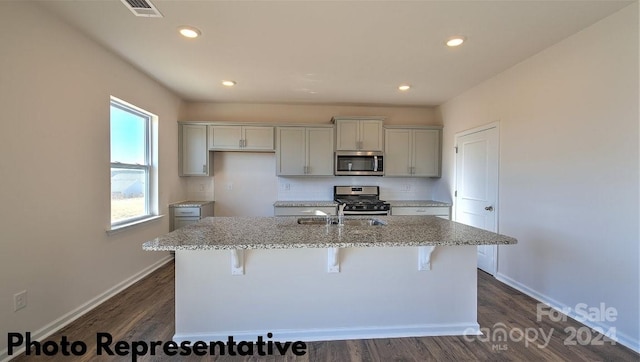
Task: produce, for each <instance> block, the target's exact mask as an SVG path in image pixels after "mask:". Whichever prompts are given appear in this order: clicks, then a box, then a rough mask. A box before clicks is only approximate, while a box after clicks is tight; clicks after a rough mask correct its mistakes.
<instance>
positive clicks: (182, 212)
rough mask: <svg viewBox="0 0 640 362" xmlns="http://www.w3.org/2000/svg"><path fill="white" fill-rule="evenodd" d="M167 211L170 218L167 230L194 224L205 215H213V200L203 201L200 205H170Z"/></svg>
mask: <svg viewBox="0 0 640 362" xmlns="http://www.w3.org/2000/svg"><path fill="white" fill-rule="evenodd" d="M169 212H170V215H171V219H170V222H169V231H173V230H176V229H180V228H181V227H183V226H185V225H189V224H194V223H197V222H198V221H200V219H202V218H205V217H210V216H213V202H208V203H203V204H201V205H199V206H198V205H193V206H192V205H189V206H180V204H178V205H176V206H170V207H169Z"/></svg>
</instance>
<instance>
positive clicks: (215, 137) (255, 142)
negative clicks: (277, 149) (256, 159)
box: [209, 125, 274, 152]
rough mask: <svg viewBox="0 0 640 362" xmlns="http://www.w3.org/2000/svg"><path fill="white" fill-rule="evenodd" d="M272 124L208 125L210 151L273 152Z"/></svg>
mask: <svg viewBox="0 0 640 362" xmlns="http://www.w3.org/2000/svg"><path fill="white" fill-rule="evenodd" d="M273 139H274V137H273V127H272V126H242V125H210V126H209V149H210V150H212V151H257V152H273V150H274V148H273V146H274V142H273Z"/></svg>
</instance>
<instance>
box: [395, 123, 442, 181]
mask: <svg viewBox="0 0 640 362" xmlns="http://www.w3.org/2000/svg"><path fill="white" fill-rule="evenodd" d="M441 133H442V130H441V128H440V127H435V128H434V127H429V128H393V127H387V128H386V129H385V152H384V154H385V170H384V175H385V176H410V177H440V171H441V166H440V165H441V152H440V147H441V145H440V139H441V137H442V136H441Z"/></svg>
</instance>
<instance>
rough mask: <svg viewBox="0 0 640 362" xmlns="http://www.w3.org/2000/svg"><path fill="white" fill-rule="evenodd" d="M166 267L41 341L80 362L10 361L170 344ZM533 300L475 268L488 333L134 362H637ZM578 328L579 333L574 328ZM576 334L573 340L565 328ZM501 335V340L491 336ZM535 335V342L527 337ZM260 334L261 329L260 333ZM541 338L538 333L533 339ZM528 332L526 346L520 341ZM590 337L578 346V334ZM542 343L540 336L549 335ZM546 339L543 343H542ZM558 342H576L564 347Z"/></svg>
mask: <svg viewBox="0 0 640 362" xmlns="http://www.w3.org/2000/svg"><path fill="white" fill-rule="evenodd" d="M173 276H174V263H173V262H171V263H168V264H167V265H165V266H163V267H162V268H160V269H159V270H157V271H155V272H154V273H153V274H151V275H149V276H148V277H146V278H145V279H143V280H141V281H140V282H138V283H136V284H135V285H133V286H131V287H130V288H128V289H126V290H125V291H123V292H121V293H120V294H118V295H116V296H115V297H113V298H111V299H110V300H108V301H107V302H105V303H103V304H102V305H100V306H99V307H98V308H96V309H94V310H92V311H91V312H89V313H87V314H86V315H84V316H83V317H81V318H79V319H78V320H76V321H75V322H73V323H71V324H70V325H68V326H67V327H65V328H64V329H62V330H60V331H59V332H57V333H56V334H54V335H52V336H51V337H50V338H49V339H48V340H52V341H60V340H61V338H62V336H66V337H67V338H68V340H69V341H84V342H85V343H86V345H87V347H88V349H87V352H86V353H85V354H84V356H82V357H74V356H72V357H64V356H62V355H57V356H53V357H47V356H41V357H34V356H33V355H32V356H25V355H24V354H23V355H21V356H18V357H17V358H15V359H14V361H16V362H17V361H39V360H42V361H45V360H46V361H57V360H73V361H131V360H132V356H131V355H128V356H113V357H109V356H104V355H103V356H96V343H95V340H96V335H97V333H99V332H107V333H110V334H111V335H112V336H113V339H114V341H117V340H123V341H128V342H132V341H147V342H150V341H170V340H171V338H172V336H173V331H174V296H173V291H174V278H173ZM536 305H537V301H535V300H534V299H532V298H530V297H528V296H526V295H524V294H522V293H520V292H518V291H516V290H514V289H512V288H510V287H508V286H506V285H504V284H503V283H500V282H498V281H497V280H496V279H494V278H493V277H491V276H490V275H488V274H486V273H483V272H481V271H478V322H479V323H480V327H481V328H482V330H483V331H488V332H489V333H488V336H467V337H465V336H453V337H421V338H392V339H367V340H349V341H331V342H312V343H308V344H307V353H306V354H305V355H304V356H301V357H298V356H295V355H293V354H291V353H289V354H286V355H285V356H268V357H260V356H257V355H255V356H253V357H237V356H236V357H232V356H228V355H226V356H214V357H212V356H206V357H196V356H191V357H188V358H187V357H179V356H176V357H170V356H166V355H164V354H163V353H162V352H160V354H159V355H156V356H149V355H147V356H143V357H140V358H138V360H139V361H164V360H181V361H183V360H185V361H186V360H188V361H212V360H215V361H226V360H245V361H257V360H259V361H275V360H279V361H282V360H295V361H383V362H386V361H478V360H480V361H502V360H504V361H640V355H638V354H636V353H635V352H633V351H632V350H630V349H628V348H626V347H624V346H621V345H612V342H611V341H610V340H607V339H600V337H601V336H600V335H597V334H595V332H593V331H591V330H590V329H589V330H588V331H587V330H585V329H584V328H586V327H584V326H583V325H582V324H580V323H578V322H576V321H574V320H572V319H570V318H568V319H567V321H565V322H553V321H551V320H550V319H549V318H547V317H544V318H542V320H541V321H537V320H536V319H537V317H536V311H537V308H536ZM580 328H583V329H582V330H580ZM578 330H580V333H581V334H580V338H577V337H576V336H575V334H574V335H572V333H571V331H578ZM499 332H506V333H507V338H506V339H499V336H498V334H499ZM534 332H535V333H537V339H536V338H534V337H535V336H536V334H535V333H534ZM265 333H266V331H265ZM541 333H544V336H545V337H543V335H542V334H541ZM526 335H528V341H527V339H526V338H525V337H524V336H526ZM588 335H591V336H592V337H593V338H591V339H589V340H588V341H587V342H588V343H586V344H587V345H580V344H581V343H579V342H583V343H582V344H585V341H586V340H585V336H588ZM549 336H550V338H548V339H546V337H549ZM547 341H548V343H547ZM565 342H569V343H571V342H576V345H567V344H565Z"/></svg>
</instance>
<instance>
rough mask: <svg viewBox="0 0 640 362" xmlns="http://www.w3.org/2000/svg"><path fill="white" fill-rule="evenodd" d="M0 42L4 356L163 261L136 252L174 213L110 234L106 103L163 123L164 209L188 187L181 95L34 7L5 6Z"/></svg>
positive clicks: (0, 344)
mask: <svg viewBox="0 0 640 362" xmlns="http://www.w3.org/2000/svg"><path fill="white" fill-rule="evenodd" d="M0 45H1V46H0V48H1V51H0V52H1V54H2V55H1V56H0V109H2V115H1V116H0V121H1V123H2V132H0V174H1V175H2V177H1V181H0V185H1V187H0V202H1V205H2V207H1V208H0V235H1V236H0V237H1V241H0V336H3V337H2V338H0V359H2V358H3V355H2V354H3V353H6V350H5V351H3V349H4V348H5V347H6V336H7V332H10V331H20V332H24V331H30V332H33V333H34V334H35V335H34V337H37V336H39V335H40V336H41V335H42V333H46V332H47V331H49V329H46V328H45V327H47V328H55V327H56V325H57V324H56V323H58V322H59V321H56V320H57V319H58V318H64V317H65V315H66V314H67V313H69V312H72V311H74V310H76V309H77V308H82V306H83V304H85V303H87V302H90V301H91V300H92V299H93V298H95V297H98V296H100V295H101V294H102V293H104V292H105V291H108V290H109V289H110V288H112V287H115V286H117V285H118V284H119V283H121V282H123V281H126V280H128V279H129V278H131V277H133V276H135V275H137V274H138V273H140V272H142V271H144V270H145V269H147V268H148V267H150V266H152V265H154V264H156V263H158V262H159V261H161V260H162V259H165V258H167V257H168V253H154V252H143V251H142V250H141V245H142V243H143V242H144V241H146V240H149V239H151V238H153V237H155V236H157V235H160V234H163V233H166V232H168V229H169V224H168V223H169V220H168V217H165V218H163V219H161V220H159V221H154V222H151V223H149V224H147V225H144V226H140V227H137V228H135V229H132V230H126V231H122V232H120V233H118V234H115V235H112V236H108V235H107V234H106V233H105V230H106V228H107V227H108V226H109V224H110V206H109V202H110V201H109V200H110V177H109V172H110V171H109V169H110V168H109V167H110V166H109V157H110V156H109V96H110V95H113V96H116V97H118V98H121V99H123V100H126V101H128V102H130V103H133V104H135V105H137V106H139V107H141V108H144V109H146V110H148V111H150V112H153V113H155V114H156V115H158V116H159V144H160V148H159V178H160V185H159V205H160V211H161V212H162V213H166V212H167V210H168V209H167V204H168V202H169V201H170V200H171V201H174V200H181V199H184V197H185V195H184V194H185V192H186V191H185V190H186V187H185V185H184V184H185V183H184V182H183V181H181V180H180V179H179V177H178V176H177V157H178V156H177V152H176V150H177V139H178V137H177V123H176V121H177V118H178V112H179V109H180V106H181V101H180V99H178V98H177V97H176V96H174V95H173V94H172V93H170V92H169V91H167V90H166V89H165V88H163V87H161V86H160V85H159V84H158V83H156V82H155V81H153V80H151V79H150V78H149V77H147V76H145V75H143V74H142V73H140V72H138V71H136V70H134V68H133V67H132V66H131V65H129V64H127V63H125V62H124V61H122V60H121V59H120V58H118V57H116V56H114V55H113V54H111V53H110V52H108V51H106V50H104V49H103V48H101V47H99V46H98V45H96V44H95V43H94V42H93V41H91V40H89V39H87V38H85V37H84V36H81V35H80V34H79V33H78V32H76V31H75V30H73V29H71V28H70V27H68V26H67V25H65V24H64V23H62V22H60V21H58V20H57V19H56V18H54V17H52V16H51V15H49V14H48V13H46V12H44V11H43V10H41V9H40V8H38V7H37V5H34V4H33V3H30V2H6V1H3V2H0ZM25 289H26V290H27V291H28V306H27V308H26V309H23V310H20V311H18V312H14V311H13V295H14V293H17V292H19V291H22V290H25ZM52 323H53V324H52ZM43 328H45V330H43ZM39 331H40V332H41V333H38V332H39Z"/></svg>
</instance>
